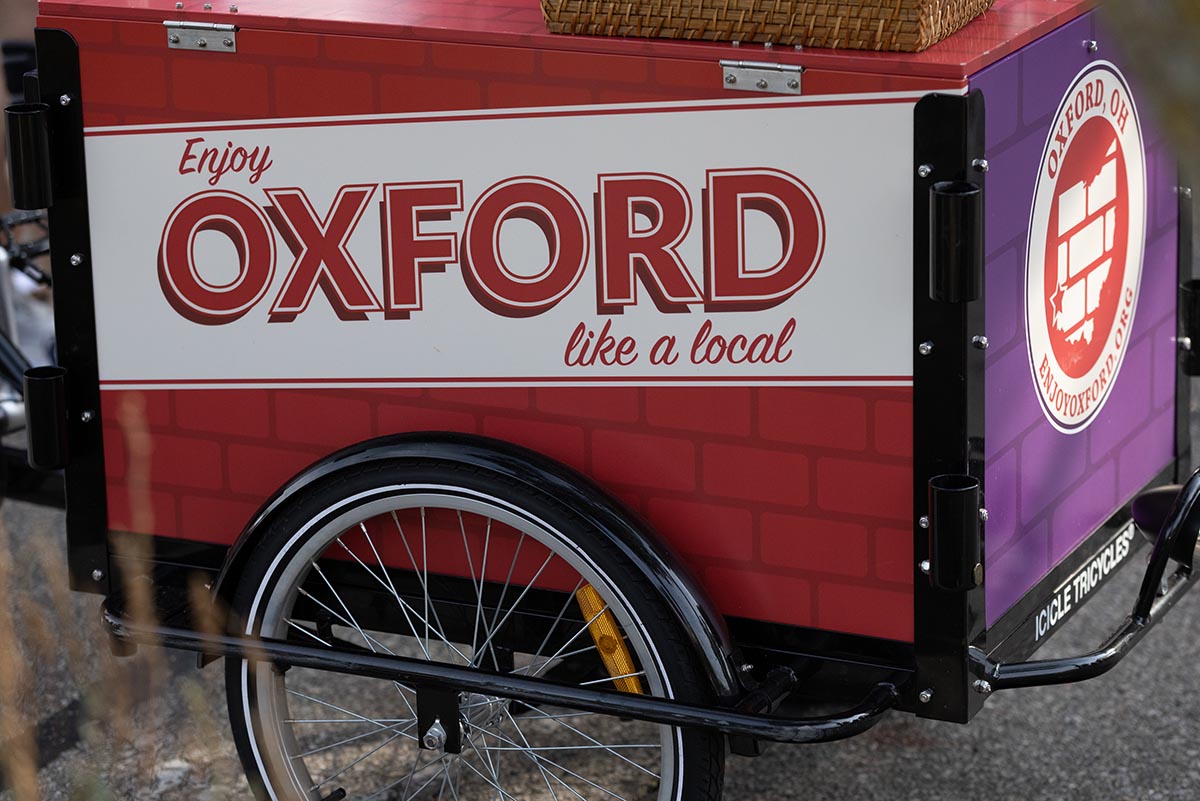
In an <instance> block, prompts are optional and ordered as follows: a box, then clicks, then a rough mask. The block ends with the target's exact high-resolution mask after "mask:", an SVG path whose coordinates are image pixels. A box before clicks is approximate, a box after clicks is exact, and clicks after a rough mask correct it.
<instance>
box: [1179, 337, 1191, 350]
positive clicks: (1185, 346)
mask: <svg viewBox="0 0 1200 801" xmlns="http://www.w3.org/2000/svg"><path fill="white" fill-rule="evenodd" d="M1176 341H1177V342H1178V343H1179V349H1180V350H1185V351H1190V350H1191V349H1192V338H1191V337H1180V338H1179V339H1178V340H1176Z"/></svg>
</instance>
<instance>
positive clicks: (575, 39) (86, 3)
mask: <svg viewBox="0 0 1200 801" xmlns="http://www.w3.org/2000/svg"><path fill="white" fill-rule="evenodd" d="M1094 5H1095V0H1058V2H1051V1H1050V0H996V2H995V4H994V5H993V6H992V8H991V9H990V10H988V11H986V12H985V13H984V14H983V15H982V16H980V17H979V18H978V19H976V20H974V21H973V22H971V23H969V24H968V25H967V26H966V27H964V28H963V29H962V30H961V31H959V32H958V33H956V34H954V35H952V36H951V37H950V38H948V39H946V40H945V41H943V42H940V43H938V44H936V45H934V46H933V47H931V48H929V49H928V50H926V51H924V52H921V53H891V52H872V51H863V50H838V49H826V48H808V49H804V50H799V51H798V50H795V49H793V48H790V47H773V48H768V47H764V46H763V45H746V46H743V47H736V46H735V45H733V44H720V43H713V42H699V41H687V42H683V41H673V40H669V39H626V38H617V37H607V36H564V35H561V34H552V33H550V32H549V30H548V29H547V26H546V23H545V21H544V19H543V17H542V10H541V6H540V5H539V2H538V0H471V1H470V2H431V1H430V0H348V1H347V2H345V3H341V4H334V5H331V4H329V3H326V2H318V1H317V0H270V2H268V0H220V1H219V2H218V1H214V2H208V0H183V2H176V0H70V1H69V2H68V1H67V0H42V2H41V3H40V4H39V10H40V13H41V14H42V20H41V23H40V24H42V25H53V22H52V21H51V20H49V19H47V18H48V17H77V18H78V17H84V18H91V19H95V18H102V19H121V20H137V21H155V22H163V21H166V20H181V21H186V22H193V23H195V22H206V23H207V22H211V23H217V24H233V25H237V26H238V27H244V28H258V29H272V30H288V31H296V32H308V33H342V34H353V35H362V36H386V37H389V38H406V39H418V40H431V41H450V42H462V43H470V44H490V45H510V46H525V47H537V48H539V49H549V50H572V51H584V52H597V53H608V54H614V55H615V54H629V55H642V56H647V55H653V56H657V57H666V58H671V57H674V58H690V59H713V60H719V59H730V58H752V59H754V60H770V61H778V62H780V63H785V64H786V63H792V64H803V65H804V66H806V67H808V68H816V69H830V70H839V71H849V72H873V73H885V74H897V75H920V76H926V77H936V78H950V79H964V78H966V77H967V76H969V75H971V74H973V73H975V72H977V71H978V70H980V69H982V68H983V67H986V66H987V65H989V64H992V63H994V62H996V61H999V60H1000V59H1002V58H1004V57H1005V56H1007V55H1009V54H1011V53H1013V52H1015V51H1016V50H1018V49H1019V48H1021V47H1022V46H1024V45H1026V44H1029V43H1030V42H1032V41H1034V40H1035V39H1037V38H1039V37H1041V36H1043V35H1045V34H1047V33H1049V32H1050V31H1052V30H1054V29H1055V28H1057V27H1059V26H1061V25H1063V24H1064V23H1066V22H1068V21H1069V20H1071V19H1074V18H1075V17H1078V16H1079V15H1080V14H1083V13H1084V12H1085V11H1087V10H1089V9H1090V8H1092V7H1093V6H1094Z"/></svg>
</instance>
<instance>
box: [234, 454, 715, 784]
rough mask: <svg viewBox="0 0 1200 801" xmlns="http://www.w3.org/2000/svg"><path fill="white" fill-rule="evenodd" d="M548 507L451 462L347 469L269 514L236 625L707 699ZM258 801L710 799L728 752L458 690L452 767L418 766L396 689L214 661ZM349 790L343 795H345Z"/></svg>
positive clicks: (677, 733) (612, 577)
mask: <svg viewBox="0 0 1200 801" xmlns="http://www.w3.org/2000/svg"><path fill="white" fill-rule="evenodd" d="M602 542H603V538H602V537H599V536H595V532H594V531H592V530H591V529H590V528H589V526H588V524H587V523H586V522H585V521H584V520H583V519H582V518H581V517H579V516H578V515H576V514H574V513H573V512H572V511H571V510H570V509H568V508H566V507H565V506H564V505H562V504H561V503H559V502H557V501H556V500H555V499H554V498H553V497H551V495H550V494H549V493H547V492H543V491H540V490H537V489H532V488H530V487H529V486H528V485H525V484H521V483H517V482H515V481H512V480H511V479H508V478H507V477H502V476H499V475H493V474H490V473H488V472H486V471H482V470H480V469H479V468H477V467H466V466H463V465H459V464H455V463H453V462H447V461H437V462H429V461H422V462H419V463H418V462H413V461H407V460H394V461H391V462H387V463H382V464H379V463H373V464H370V465H364V466H360V467H355V468H349V469H347V470H345V471H343V472H342V473H340V474H338V475H336V476H334V477H332V478H331V479H327V480H324V481H323V482H322V483H320V484H318V485H317V486H315V487H314V488H312V489H311V490H310V491H309V492H307V493H305V494H304V495H303V496H302V497H301V498H300V499H298V500H297V501H294V502H292V503H291V505H290V507H289V508H288V509H286V510H284V511H283V512H282V513H281V514H280V515H278V516H277V517H276V518H275V519H274V521H273V522H272V523H271V524H270V525H269V528H268V530H267V531H266V532H265V535H264V537H263V539H262V540H261V542H260V544H259V545H258V546H257V548H256V550H255V552H254V553H253V554H252V556H251V557H250V559H249V560H248V562H247V567H246V569H245V572H244V574H243V575H242V576H241V578H240V581H239V586H238V591H237V593H236V594H235V597H234V611H235V613H236V614H237V615H238V616H239V618H238V619H240V620H242V621H243V627H244V631H245V632H246V633H247V634H250V635H262V636H269V637H277V638H288V639H292V640H295V641H299V642H305V643H307V644H310V645H311V644H314V643H323V644H327V645H335V644H336V645H341V646H343V647H357V648H362V649H367V650H370V651H372V652H376V653H392V654H399V655H403V656H410V657H415V658H423V659H429V660H437V661H444V662H448V663H452V664H458V665H474V666H483V667H486V668H488V669H492V670H502V671H509V672H514V673H518V674H523V675H529V676H546V677H549V678H552V679H554V680H556V681H563V682H570V683H575V684H579V685H583V686H589V687H608V688H615V689H617V690H620V691H623V692H633V693H649V694H653V695H656V696H660V697H673V698H679V699H683V700H687V701H692V702H706V701H711V691H710V690H708V689H707V681H706V679H705V678H704V676H703V675H702V674H701V672H700V670H699V669H698V668H697V666H696V665H695V663H694V661H693V659H692V658H691V654H690V651H689V649H688V647H687V645H686V640H685V638H684V636H683V633H682V632H681V631H679V630H678V626H677V624H675V623H674V622H673V620H672V618H671V616H670V615H669V613H668V612H667V610H666V609H665V607H664V605H663V604H662V602H661V600H660V599H659V598H658V597H657V596H656V595H655V593H654V591H653V590H652V589H651V588H650V587H647V586H645V585H644V582H639V581H631V580H630V578H631V577H633V576H636V575H637V574H636V573H635V571H634V570H633V568H632V565H631V564H629V563H628V562H627V561H626V557H625V555H624V554H622V553H620V552H618V551H617V550H616V549H613V548H607V547H603V546H601V544H600V543H602ZM226 682H227V694H228V698H229V711H230V719H231V722H232V724H233V728H234V734H235V739H236V741H237V745H238V750H239V754H240V756H241V758H242V762H243V765H244V767H245V769H246V772H247V776H248V778H249V779H250V782H251V785H252V786H253V787H254V789H255V791H256V793H257V795H258V797H260V798H263V799H275V801H283V800H284V799H287V800H288V801H291V799H305V800H306V801H309V800H310V799H311V800H313V801H315V800H316V799H331V798H341V797H345V798H350V799H355V801H374V799H385V798H386V799H417V798H438V799H463V800H464V801H465V799H468V798H469V799H491V798H496V799H499V801H517V800H519V801H527V800H533V799H537V800H538V801H541V800H542V799H548V800H549V801H560V799H561V800H562V801H565V800H566V799H586V800H587V801H591V799H627V801H633V800H634V799H655V800H656V801H679V800H681V799H686V800H687V801H694V800H695V801H701V800H703V799H708V800H710V801H713V800H715V799H719V797H720V784H721V778H722V773H723V766H724V743H723V740H722V738H721V737H720V736H718V735H712V734H709V733H705V732H701V731H696V730H691V729H689V730H683V729H679V728H674V727H670V726H659V725H655V724H648V723H641V722H637V721H628V720H619V719H616V718H612V717H607V716H601V715H594V714H590V713H581V712H575V711H572V710H567V709H561V708H549V707H546V708H542V707H537V706H531V705H524V704H520V703H516V702H509V701H505V700H503V699H500V698H496V697H491V696H486V695H480V694H474V693H472V694H467V693H460V694H459V698H458V703H459V707H460V726H461V731H462V752H461V753H460V754H451V753H446V752H444V751H442V750H428V749H426V750H422V749H421V748H420V747H419V744H418V743H417V729H416V726H417V723H416V711H415V710H416V707H417V701H416V695H415V692H414V690H413V688H412V687H409V686H406V685H404V684H401V683H393V682H385V681H379V680H374V679H369V678H363V677H356V676H343V675H338V674H333V673H326V672H321V671H312V670H305V669H300V668H294V667H293V668H290V669H287V670H286V671H279V670H277V669H275V668H273V667H272V666H270V665H267V664H262V663H251V662H248V661H244V660H238V659H230V660H227V668H226ZM343 793H345V795H343Z"/></svg>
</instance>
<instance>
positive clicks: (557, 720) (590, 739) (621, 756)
mask: <svg viewBox="0 0 1200 801" xmlns="http://www.w3.org/2000/svg"><path fill="white" fill-rule="evenodd" d="M531 711H532V712H533V713H534V714H536V715H537V716H538V717H537V720H552V721H554V722H555V723H557V724H558V725H559V726H562V727H563V728H564V729H567V730H568V731H571V732H573V733H575V734H577V735H579V736H580V737H582V738H583V739H585V740H587V741H588V742H589V743H593V744H594V745H595V746H597V747H600V748H603V749H605V750H606V751H608V752H609V753H611V754H612V755H613V756H614V757H616V758H617V759H619V760H621V761H622V762H628V763H629V764H630V765H632V766H633V767H635V768H637V769H638V770H640V771H642V772H643V773H645V774H648V775H650V776H653V777H654V778H655V779H660V780H661V779H662V776H660V775H659V774H657V773H655V772H654V771H652V770H650V769H649V768H647V767H645V766H643V765H641V764H639V763H637V762H635V761H634V760H632V759H630V758H629V757H627V756H625V755H624V754H620V753H617V751H616V750H614V749H616V748H618V747H620V748H629V747H639V748H657V749H658V750H659V751H660V752H661V751H662V744H661V743H656V744H654V745H652V746H651V745H648V746H617V745H613V746H611V747H610V746H607V745H604V744H603V743H601V742H600V741H599V740H597V739H596V738H595V737H592V736H591V735H590V734H587V733H585V732H584V731H582V730H580V729H577V728H575V727H574V726H572V725H571V724H569V723H564V722H563V719H564V718H567V717H570V715H547V714H546V713H545V712H542V710H540V709H535V708H531ZM585 714H587V715H591V714H592V713H590V712H588V713H585Z"/></svg>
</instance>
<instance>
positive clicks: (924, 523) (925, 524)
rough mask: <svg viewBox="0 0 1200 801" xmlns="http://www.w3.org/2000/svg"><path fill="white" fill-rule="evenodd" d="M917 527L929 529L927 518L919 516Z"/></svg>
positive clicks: (926, 516)
mask: <svg viewBox="0 0 1200 801" xmlns="http://www.w3.org/2000/svg"><path fill="white" fill-rule="evenodd" d="M917 525H918V526H920V527H921V528H929V516H928V515H921V519H920V520H918V521H917Z"/></svg>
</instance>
